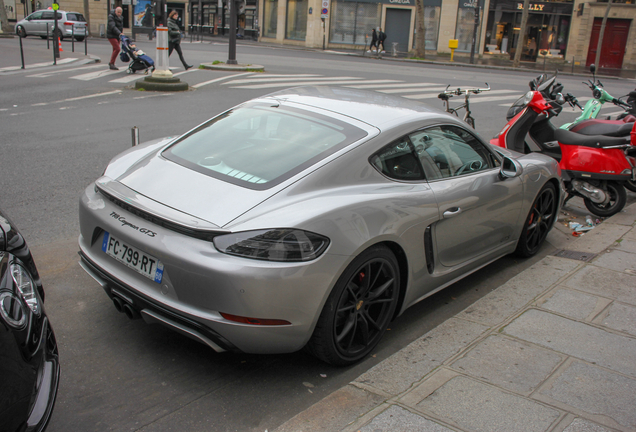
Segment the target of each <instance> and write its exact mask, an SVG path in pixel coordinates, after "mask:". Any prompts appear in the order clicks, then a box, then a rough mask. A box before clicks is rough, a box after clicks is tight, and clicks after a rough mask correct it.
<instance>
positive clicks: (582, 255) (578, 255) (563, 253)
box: [554, 249, 597, 262]
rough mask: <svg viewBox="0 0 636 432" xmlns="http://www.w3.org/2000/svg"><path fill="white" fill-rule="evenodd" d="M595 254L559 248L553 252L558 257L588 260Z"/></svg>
mask: <svg viewBox="0 0 636 432" xmlns="http://www.w3.org/2000/svg"><path fill="white" fill-rule="evenodd" d="M596 255H597V254H595V253H590V252H576V251H570V250H565V249H563V250H560V251H558V252H557V253H555V254H554V256H556V257H559V258H569V259H573V260H577V261H584V262H590V261H592V260H593V259H594V257H595V256H596Z"/></svg>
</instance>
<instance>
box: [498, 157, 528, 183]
mask: <svg viewBox="0 0 636 432" xmlns="http://www.w3.org/2000/svg"><path fill="white" fill-rule="evenodd" d="M521 174H523V167H522V166H521V164H520V163H519V162H517V161H516V160H514V159H512V158H509V157H508V156H504V160H503V163H502V164H501V169H500V170H499V178H500V179H501V180H505V179H508V178H513V177H519V176H520V175H521Z"/></svg>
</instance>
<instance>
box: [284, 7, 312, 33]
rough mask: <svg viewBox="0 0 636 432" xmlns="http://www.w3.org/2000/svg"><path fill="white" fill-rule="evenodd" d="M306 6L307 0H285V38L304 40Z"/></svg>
mask: <svg viewBox="0 0 636 432" xmlns="http://www.w3.org/2000/svg"><path fill="white" fill-rule="evenodd" d="M308 6H309V1H308V0H287V26H286V27H285V39H293V40H301V41H304V40H305V35H306V34H307V10H308Z"/></svg>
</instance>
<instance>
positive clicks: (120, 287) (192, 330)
mask: <svg viewBox="0 0 636 432" xmlns="http://www.w3.org/2000/svg"><path fill="white" fill-rule="evenodd" d="M79 255H80V266H81V267H82V268H83V269H84V271H86V273H88V274H89V275H90V276H91V277H92V278H93V279H95V281H97V282H98V283H99V284H100V285H101V287H102V288H103V289H104V291H106V294H107V295H108V297H110V298H111V299H113V298H114V297H118V298H119V299H120V300H123V301H124V302H126V303H127V304H129V305H130V306H132V307H133V309H134V310H135V311H137V312H138V313H139V314H140V315H141V317H142V318H143V319H144V321H146V322H147V323H148V324H162V325H164V326H166V327H169V328H171V329H172V330H175V331H177V332H178V333H181V334H183V335H185V336H187V337H189V338H192V339H194V340H197V341H199V342H201V343H203V344H205V345H208V346H209V347H210V348H212V349H213V350H214V351H216V352H223V351H240V350H239V349H238V348H236V347H235V346H234V345H233V344H232V343H231V342H230V341H228V340H227V339H225V338H224V337H223V336H221V335H219V334H218V333H217V332H215V331H214V330H212V329H211V328H209V327H207V326H204V325H202V324H200V323H198V322H195V321H193V320H191V319H189V318H188V317H185V316H183V315H182V314H179V313H177V312H174V311H171V310H168V309H166V308H165V307H164V306H162V305H160V304H158V303H156V302H154V301H153V300H151V299H148V298H146V297H144V296H141V295H139V294H137V293H136V292H135V291H134V290H132V289H130V288H129V287H128V286H126V285H125V284H123V283H122V282H120V281H118V280H116V279H114V278H113V277H111V276H110V275H107V274H106V273H104V272H102V271H101V270H100V269H99V268H98V267H97V266H96V265H95V264H94V263H93V262H92V261H91V260H90V259H89V258H88V257H87V256H86V255H85V254H83V253H82V252H79Z"/></svg>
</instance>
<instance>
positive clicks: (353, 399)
mask: <svg viewBox="0 0 636 432" xmlns="http://www.w3.org/2000/svg"><path fill="white" fill-rule="evenodd" d="M383 402H384V398H383V397H382V396H379V395H377V394H374V393H370V392H366V391H364V390H361V389H358V388H356V387H354V386H345V387H343V388H341V389H340V390H338V391H336V392H334V393H332V394H330V395H329V396H327V397H325V398H324V399H322V400H321V401H320V402H318V403H316V404H314V405H312V406H311V407H309V408H308V409H307V410H305V411H303V412H301V413H300V414H298V415H297V416H295V417H293V418H292V419H291V420H289V421H288V422H286V423H285V424H284V425H282V426H281V427H280V428H278V429H276V431H277V432H324V431H339V430H341V429H343V428H345V427H346V426H347V425H348V424H350V423H352V422H353V421H354V420H356V419H357V418H358V417H359V416H361V415H362V414H365V413H366V412H368V411H371V410H372V409H374V408H376V407H378V406H380V405H381V404H382V403H383Z"/></svg>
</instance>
